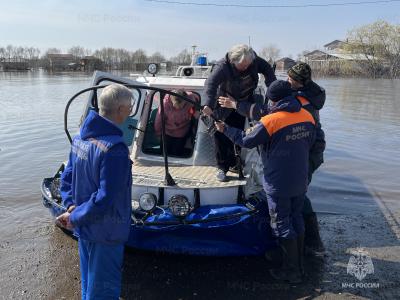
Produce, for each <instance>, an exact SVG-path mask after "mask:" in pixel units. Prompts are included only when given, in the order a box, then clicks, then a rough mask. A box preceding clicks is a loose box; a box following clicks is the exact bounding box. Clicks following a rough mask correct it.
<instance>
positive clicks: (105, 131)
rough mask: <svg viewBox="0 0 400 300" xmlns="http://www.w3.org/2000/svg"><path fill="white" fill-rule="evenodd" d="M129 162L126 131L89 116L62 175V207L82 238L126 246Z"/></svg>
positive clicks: (128, 224) (129, 190)
mask: <svg viewBox="0 0 400 300" xmlns="http://www.w3.org/2000/svg"><path fill="white" fill-rule="evenodd" d="M131 164H132V163H131V160H130V159H129V150H128V147H127V146H126V145H125V143H124V141H123V139H122V131H121V130H120V129H119V128H118V127H117V125H115V124H114V123H112V122H111V121H109V120H107V119H106V118H103V117H101V116H100V115H99V114H97V113H96V112H94V111H90V112H89V114H88V116H87V118H86V119H85V122H84V123H83V125H82V127H81V130H80V134H79V135H77V136H76V137H74V139H73V142H72V147H71V152H70V155H69V161H68V165H67V167H66V169H65V170H64V172H63V174H62V176H61V196H62V199H63V205H64V206H65V207H67V208H68V207H69V206H70V205H75V206H76V208H75V209H74V210H73V211H72V213H71V215H70V221H71V223H72V225H73V226H74V231H75V233H76V234H77V235H78V236H79V237H80V238H82V239H84V240H88V241H92V242H100V243H107V244H114V243H124V242H126V241H127V240H128V236H129V232H130V220H131V213H132V205H131V186H132V173H131V166H132V165H131Z"/></svg>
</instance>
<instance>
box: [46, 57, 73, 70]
mask: <svg viewBox="0 0 400 300" xmlns="http://www.w3.org/2000/svg"><path fill="white" fill-rule="evenodd" d="M47 60H48V62H47V69H48V70H49V71H74V70H76V69H77V68H79V64H78V62H77V61H76V59H75V58H74V56H73V55H72V54H48V55H47Z"/></svg>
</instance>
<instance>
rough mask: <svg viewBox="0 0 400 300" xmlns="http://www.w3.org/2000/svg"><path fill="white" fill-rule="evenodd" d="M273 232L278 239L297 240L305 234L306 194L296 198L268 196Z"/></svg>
mask: <svg viewBox="0 0 400 300" xmlns="http://www.w3.org/2000/svg"><path fill="white" fill-rule="evenodd" d="M267 202H268V209H269V215H270V218H271V228H272V232H273V233H274V235H275V236H276V237H279V238H284V239H296V238H297V237H298V236H299V235H301V234H303V233H304V219H303V215H302V213H301V212H302V209H303V204H304V194H303V195H299V196H296V197H276V196H271V195H267Z"/></svg>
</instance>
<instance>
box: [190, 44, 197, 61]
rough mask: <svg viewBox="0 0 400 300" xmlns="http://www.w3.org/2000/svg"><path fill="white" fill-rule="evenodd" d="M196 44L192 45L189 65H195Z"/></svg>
mask: <svg viewBox="0 0 400 300" xmlns="http://www.w3.org/2000/svg"><path fill="white" fill-rule="evenodd" d="M196 48H197V46H196V45H192V62H191V63H190V65H191V66H195V65H196V56H197V55H196Z"/></svg>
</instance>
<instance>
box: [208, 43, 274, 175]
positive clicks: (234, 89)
mask: <svg viewBox="0 0 400 300" xmlns="http://www.w3.org/2000/svg"><path fill="white" fill-rule="evenodd" d="M258 74H263V75H264V78H265V84H266V86H269V85H270V84H271V83H272V82H273V81H274V80H276V77H275V74H274V70H273V69H272V67H271V66H270V65H269V63H268V62H267V61H265V60H264V59H262V58H261V57H259V56H257V54H256V53H255V52H254V51H253V49H252V48H251V47H249V46H248V45H236V46H233V47H232V48H231V49H230V50H229V52H228V53H227V54H226V55H225V57H224V58H223V59H222V60H220V61H219V62H217V63H216V64H215V65H214V67H213V69H212V71H211V73H210V75H209V76H208V78H207V80H206V82H205V84H204V86H205V106H204V108H203V114H205V115H206V116H211V115H213V116H214V118H215V119H217V120H222V121H224V122H225V123H226V124H228V125H230V126H234V127H237V128H240V129H243V128H244V124H245V120H246V118H245V117H244V116H242V115H240V114H238V113H237V112H236V111H235V110H233V109H230V108H224V107H221V106H220V105H219V103H218V101H217V99H219V98H223V99H228V98H229V99H232V100H234V101H240V102H249V103H254V98H253V96H254V91H255V89H256V88H257V85H258ZM214 138H215V145H216V153H215V155H216V159H217V167H218V169H217V173H216V178H217V180H219V181H226V180H227V176H226V172H227V171H228V170H229V168H231V167H235V166H236V163H237V160H236V156H235V151H234V146H233V144H232V142H231V141H230V140H229V139H228V138H227V137H225V136H224V135H223V134H221V133H220V132H216V133H215V134H214Z"/></svg>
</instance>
